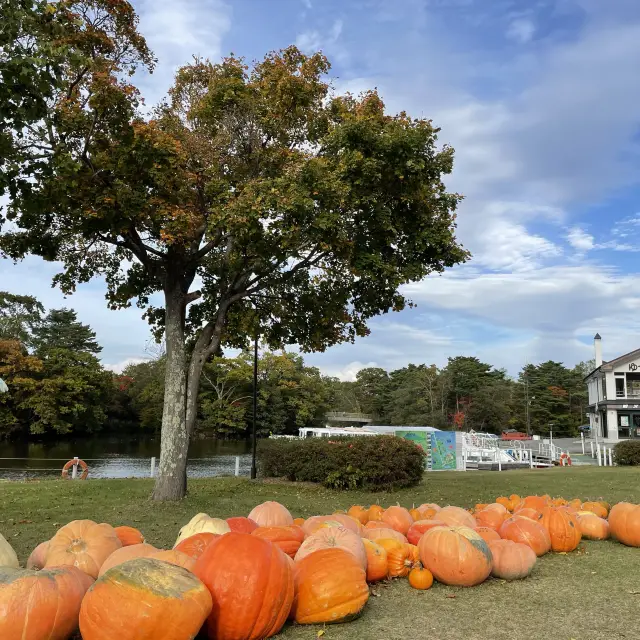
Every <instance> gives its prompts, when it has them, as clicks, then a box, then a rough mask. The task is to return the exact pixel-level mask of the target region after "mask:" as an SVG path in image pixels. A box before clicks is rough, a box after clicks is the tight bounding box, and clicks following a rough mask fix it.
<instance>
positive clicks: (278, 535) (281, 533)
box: [251, 524, 304, 558]
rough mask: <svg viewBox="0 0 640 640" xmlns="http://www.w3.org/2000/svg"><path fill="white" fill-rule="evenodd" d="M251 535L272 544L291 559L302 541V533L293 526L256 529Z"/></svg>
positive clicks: (298, 528)
mask: <svg viewBox="0 0 640 640" xmlns="http://www.w3.org/2000/svg"><path fill="white" fill-rule="evenodd" d="M251 535H252V536H258V537H260V538H264V539H265V540H269V541H270V542H273V544H275V545H277V546H278V547H280V549H282V551H284V552H285V553H286V554H287V555H288V556H291V557H292V558H293V557H295V555H296V553H297V552H298V549H299V548H300V545H301V544H302V541H303V540H304V531H303V530H302V529H301V528H300V527H296V525H294V524H292V525H291V526H289V527H258V528H257V529H255V530H254V531H252V532H251Z"/></svg>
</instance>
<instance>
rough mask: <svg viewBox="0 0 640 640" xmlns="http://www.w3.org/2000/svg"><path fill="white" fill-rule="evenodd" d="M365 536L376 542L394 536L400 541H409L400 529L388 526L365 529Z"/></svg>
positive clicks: (393, 537)
mask: <svg viewBox="0 0 640 640" xmlns="http://www.w3.org/2000/svg"><path fill="white" fill-rule="evenodd" d="M363 537H364V538H368V539H369V540H373V541H374V542H375V541H376V540H382V539H384V538H392V539H394V540H398V542H407V539H406V538H405V537H404V536H403V535H402V534H401V533H400V532H399V531H396V530H395V529H387V528H376V529H365V531H363Z"/></svg>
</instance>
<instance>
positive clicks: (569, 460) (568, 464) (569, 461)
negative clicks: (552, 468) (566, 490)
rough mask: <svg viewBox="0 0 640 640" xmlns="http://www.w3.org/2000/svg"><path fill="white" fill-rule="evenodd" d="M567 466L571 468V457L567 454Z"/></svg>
mask: <svg viewBox="0 0 640 640" xmlns="http://www.w3.org/2000/svg"><path fill="white" fill-rule="evenodd" d="M567 466H568V467H570V466H571V456H570V455H569V454H568V453H567Z"/></svg>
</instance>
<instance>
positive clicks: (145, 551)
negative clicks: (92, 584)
mask: <svg viewBox="0 0 640 640" xmlns="http://www.w3.org/2000/svg"><path fill="white" fill-rule="evenodd" d="M158 551H160V549H156V548H155V547H154V546H153V545H150V544H147V543H146V542H143V543H141V544H130V545H129V546H128V547H121V548H120V549H117V550H116V551H114V552H113V553H112V554H111V555H110V556H109V557H108V558H107V559H106V560H105V561H104V562H103V563H102V565H101V566H100V570H99V571H98V577H100V576H102V575H103V574H104V573H106V572H107V571H109V569H113V567H117V566H118V565H120V564H122V563H124V562H129V560H135V559H137V558H150V557H151V556H153V555H154V554H156V553H158Z"/></svg>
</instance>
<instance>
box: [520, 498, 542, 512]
mask: <svg viewBox="0 0 640 640" xmlns="http://www.w3.org/2000/svg"><path fill="white" fill-rule="evenodd" d="M548 502H549V500H548V498H545V497H544V496H527V497H526V498H525V499H524V501H523V503H522V506H523V507H526V508H529V509H535V510H536V511H540V512H541V511H542V510H543V509H544V508H545V507H546V506H547V504H548Z"/></svg>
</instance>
